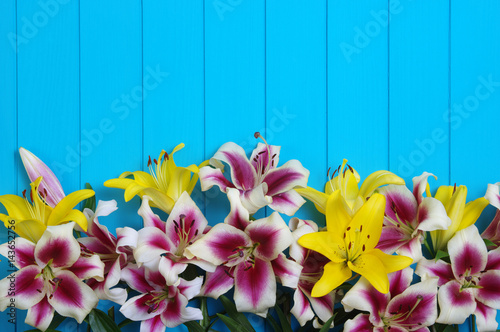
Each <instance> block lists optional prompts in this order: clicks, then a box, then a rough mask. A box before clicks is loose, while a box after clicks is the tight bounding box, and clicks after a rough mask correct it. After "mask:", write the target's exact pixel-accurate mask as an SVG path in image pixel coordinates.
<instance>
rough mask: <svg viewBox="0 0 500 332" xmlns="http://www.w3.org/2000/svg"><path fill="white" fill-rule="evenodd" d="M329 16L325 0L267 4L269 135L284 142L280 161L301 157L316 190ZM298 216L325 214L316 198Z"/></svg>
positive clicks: (322, 169) (323, 134) (322, 170)
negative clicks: (316, 202) (316, 204)
mask: <svg viewBox="0 0 500 332" xmlns="http://www.w3.org/2000/svg"><path fill="white" fill-rule="evenodd" d="M297 18H300V20H297ZM326 20H327V17H326V1H315V2H310V1H309V2H307V1H270V2H267V4H266V131H265V135H266V138H267V140H268V142H269V144H275V145H280V146H282V148H281V153H280V164H281V165H282V164H284V163H285V162H286V161H288V160H291V159H298V160H299V161H300V162H301V163H302V164H303V166H304V167H305V168H307V169H308V170H309V171H310V172H311V174H310V177H309V182H308V185H309V186H311V187H314V188H318V189H320V188H321V189H322V188H323V186H324V184H325V181H326V172H327V168H328V167H327V153H328V151H327V123H326V120H327V108H326V78H327V75H326V69H327V66H326V31H327V30H326ZM268 212H272V211H268ZM296 216H297V217H299V218H308V219H313V220H315V221H317V222H320V223H323V219H324V217H323V216H322V215H321V214H320V213H317V212H316V211H315V208H314V205H313V204H312V203H308V204H306V205H304V206H303V207H302V208H301V209H300V210H299V211H298V212H297V213H296Z"/></svg>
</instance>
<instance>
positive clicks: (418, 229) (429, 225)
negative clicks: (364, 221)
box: [377, 172, 451, 262]
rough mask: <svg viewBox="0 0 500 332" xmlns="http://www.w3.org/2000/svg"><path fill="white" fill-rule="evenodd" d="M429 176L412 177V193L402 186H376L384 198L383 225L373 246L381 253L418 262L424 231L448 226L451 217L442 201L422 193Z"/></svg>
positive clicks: (425, 174) (425, 173) (442, 228)
mask: <svg viewBox="0 0 500 332" xmlns="http://www.w3.org/2000/svg"><path fill="white" fill-rule="evenodd" d="M429 176H433V175H432V174H431V173H427V172H424V173H423V174H422V175H420V176H417V177H414V178H413V193H412V192H410V190H409V189H408V188H406V187H405V186H404V185H393V184H390V185H388V186H386V187H382V188H380V189H379V193H381V194H383V195H384V196H385V197H386V208H385V216H384V227H383V228H382V235H381V237H380V241H379V243H378V245H377V248H379V249H380V250H382V251H383V252H385V253H387V254H392V253H394V252H396V253H398V254H399V255H403V256H408V257H411V258H412V259H413V262H418V261H419V260H420V259H421V258H422V243H423V241H424V238H425V232H429V231H434V230H444V229H447V228H448V227H449V226H450V224H451V219H450V218H449V217H448V215H447V214H446V209H445V208H444V206H443V204H442V203H441V202H440V201H439V200H437V199H435V198H433V197H424V196H423V193H424V191H425V189H426V187H427V178H428V177H429Z"/></svg>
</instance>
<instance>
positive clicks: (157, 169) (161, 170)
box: [148, 150, 170, 192]
mask: <svg viewBox="0 0 500 332" xmlns="http://www.w3.org/2000/svg"><path fill="white" fill-rule="evenodd" d="M169 159H170V158H169V156H168V153H167V152H165V150H162V151H161V153H160V159H159V160H156V159H153V162H151V156H149V160H148V168H149V173H150V174H151V176H152V177H153V180H154V182H155V184H156V186H157V187H158V188H159V189H160V190H161V191H163V192H167V189H168V188H167V187H168V180H169V174H168V170H167V163H165V162H166V161H167V160H169ZM153 163H154V164H155V166H154V167H153Z"/></svg>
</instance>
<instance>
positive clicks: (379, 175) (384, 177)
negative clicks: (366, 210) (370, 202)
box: [359, 170, 405, 197]
mask: <svg viewBox="0 0 500 332" xmlns="http://www.w3.org/2000/svg"><path fill="white" fill-rule="evenodd" d="M387 184H396V185H404V184H405V181H404V180H403V179H402V178H400V177H399V176H397V175H396V174H394V173H392V172H389V171H383V170H382V171H377V172H373V173H372V174H370V175H368V177H367V178H366V179H365V180H364V181H363V184H362V185H361V188H360V189H359V194H360V195H361V196H363V197H369V196H371V194H372V193H373V192H374V191H375V189H377V188H380V187H381V186H385V185H387Z"/></svg>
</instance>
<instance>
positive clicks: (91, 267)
mask: <svg viewBox="0 0 500 332" xmlns="http://www.w3.org/2000/svg"><path fill="white" fill-rule="evenodd" d="M67 270H69V271H71V272H73V273H74V274H75V275H76V276H77V277H78V278H80V279H90V278H94V279H96V280H97V281H103V280H104V263H103V262H102V261H101V259H100V258H99V256H98V255H92V256H90V257H79V258H78V260H77V261H76V262H75V263H74V264H73V265H72V266H70V267H69V268H67Z"/></svg>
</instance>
